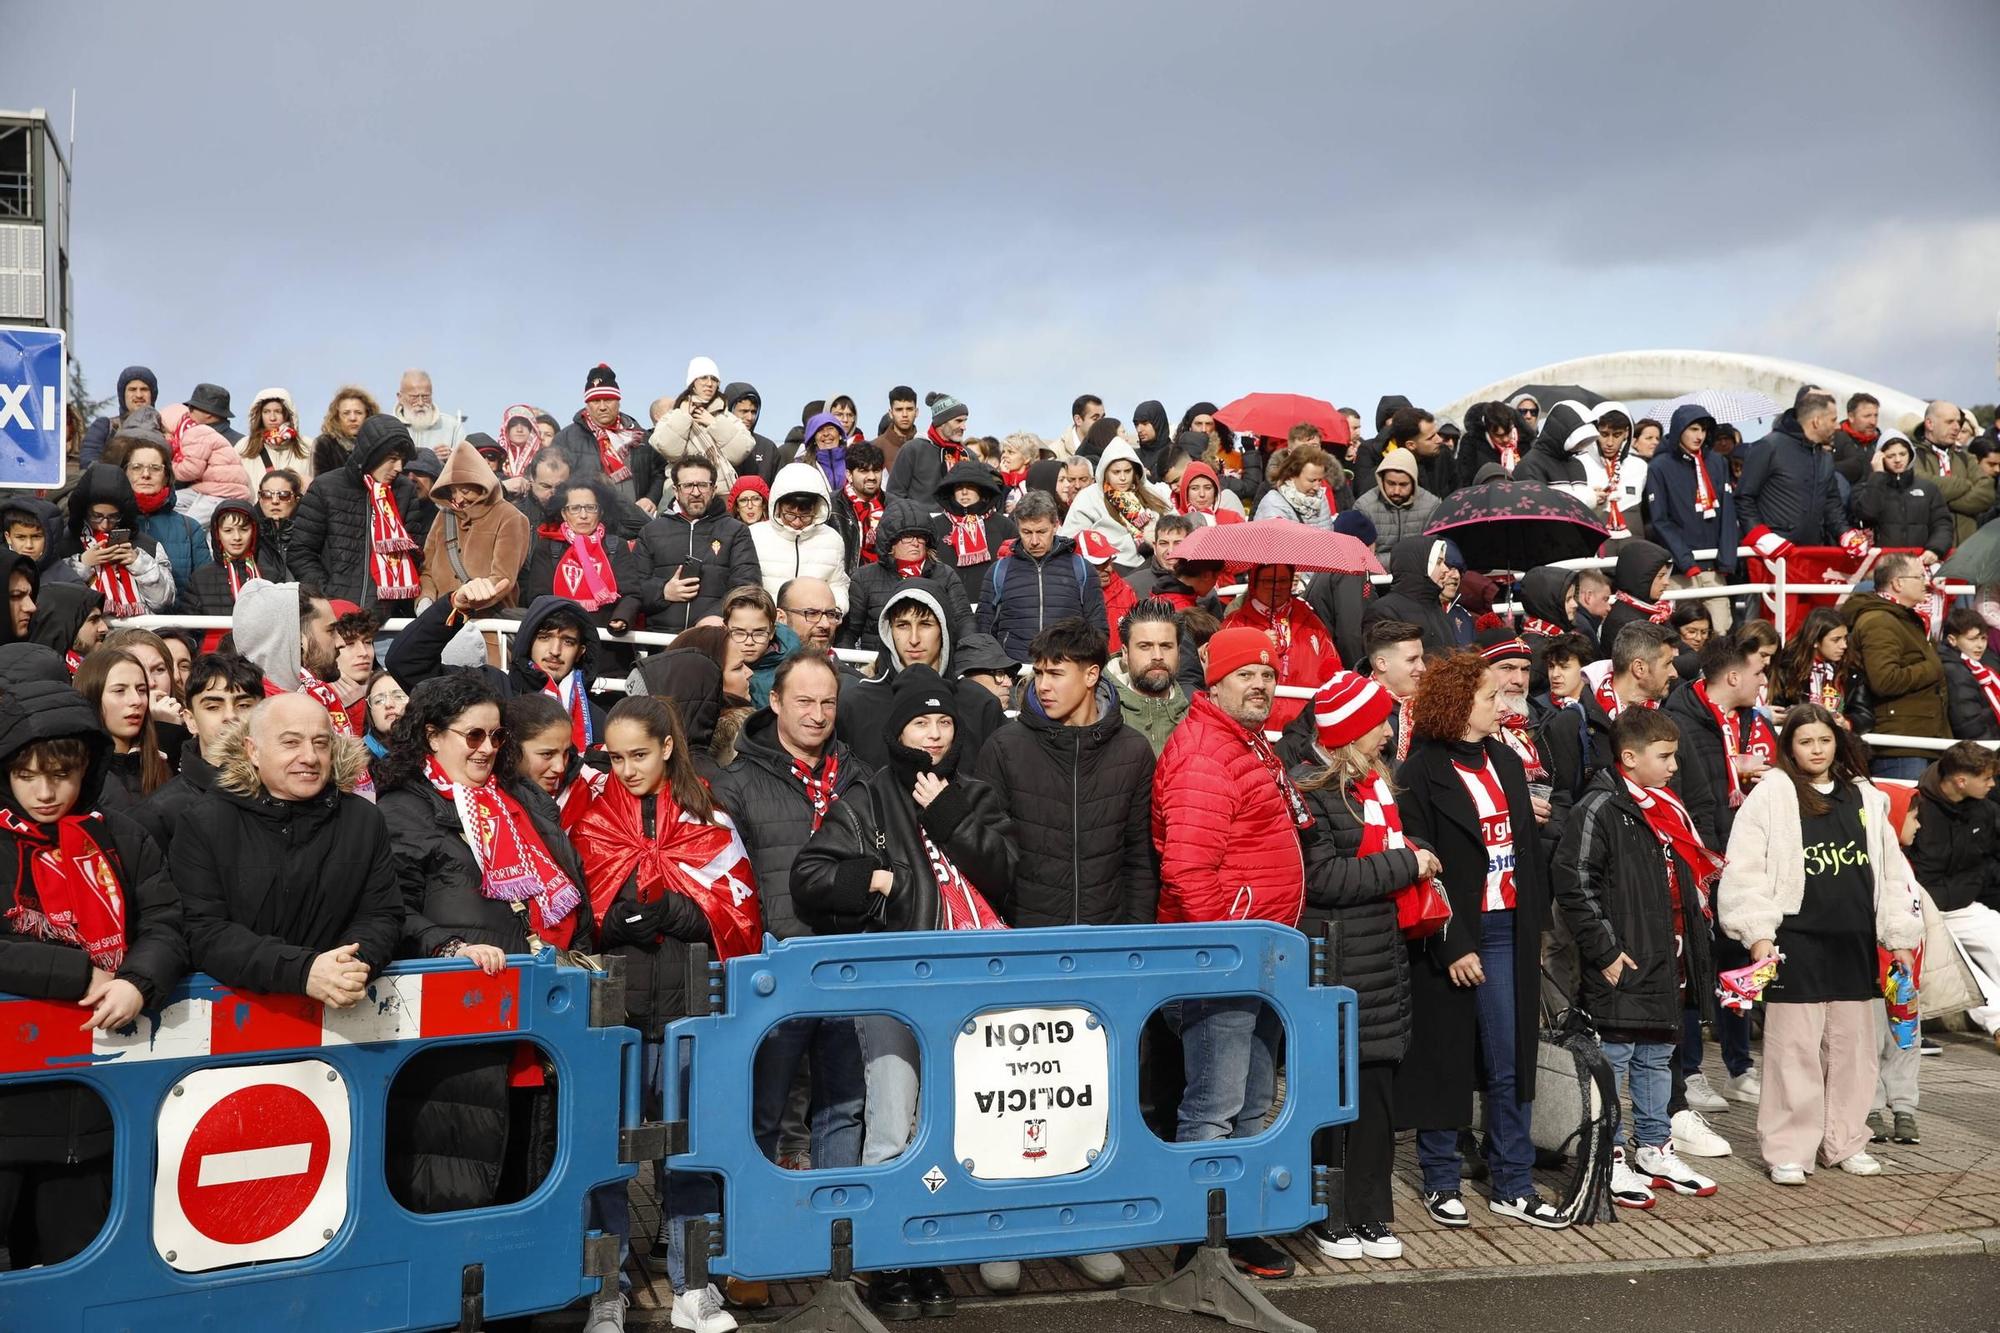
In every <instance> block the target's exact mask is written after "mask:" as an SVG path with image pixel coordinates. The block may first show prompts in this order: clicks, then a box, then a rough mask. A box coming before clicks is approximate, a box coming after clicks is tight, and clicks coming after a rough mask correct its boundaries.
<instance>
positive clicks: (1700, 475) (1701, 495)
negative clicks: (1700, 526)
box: [1682, 450, 1716, 518]
mask: <svg viewBox="0 0 2000 1333" xmlns="http://www.w3.org/2000/svg"><path fill="white" fill-rule="evenodd" d="M1682 452H1684V453H1685V452H1686V451H1685V450H1683V451H1682ZM1688 456H1689V457H1690V458H1692V459H1693V460H1694V509H1695V512H1696V513H1697V514H1700V515H1701V516H1702V517H1703V518H1714V517H1715V511H1716V503H1715V483H1714V482H1712V481H1710V480H1709V479H1708V455H1706V454H1702V453H1696V454H1689V455H1688Z"/></svg>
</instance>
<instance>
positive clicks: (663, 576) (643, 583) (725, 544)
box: [618, 451, 764, 634]
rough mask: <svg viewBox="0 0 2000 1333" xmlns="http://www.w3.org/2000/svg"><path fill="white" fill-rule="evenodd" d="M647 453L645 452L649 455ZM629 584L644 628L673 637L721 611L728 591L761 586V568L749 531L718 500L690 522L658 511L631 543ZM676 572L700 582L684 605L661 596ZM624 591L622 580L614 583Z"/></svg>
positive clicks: (677, 511) (674, 513) (679, 515)
mask: <svg viewBox="0 0 2000 1333" xmlns="http://www.w3.org/2000/svg"><path fill="white" fill-rule="evenodd" d="M649 452H650V451H649ZM632 566H633V578H634V583H633V586H632V588H631V591H633V592H635V593H637V594H638V597H639V609H640V610H642V611H644V612H645V613H646V628H647V629H650V630H658V631H661V632H663V633H667V634H678V633H680V632H681V631H682V630H684V629H689V628H692V627H693V625H694V623H695V622H696V621H698V620H701V619H703V618H704V617H707V616H713V615H720V614H721V613H722V599H723V597H725V596H726V595H728V592H729V590H730V589H731V588H741V587H743V586H745V585H746V584H756V585H760V586H761V585H762V584H763V582H764V570H763V566H761V565H759V564H758V563H757V544H756V542H754V541H752V540H751V537H750V529H748V528H746V527H744V526H743V524H742V523H740V522H738V521H737V520H736V519H734V518H732V517H730V514H729V507H728V506H727V505H725V504H724V503H723V502H722V497H721V496H719V495H718V496H716V497H715V498H713V499H712V500H710V501H709V505H708V508H707V509H704V510H703V511H702V512H701V516H700V517H699V518H696V519H692V520H690V519H689V518H688V516H687V515H686V514H683V513H682V512H681V511H680V509H679V508H678V507H675V508H674V509H673V510H672V511H670V512H668V513H663V514H661V515H660V516H659V517H657V518H655V519H653V520H652V521H651V522H650V523H648V524H646V526H645V527H643V528H641V529H640V530H639V535H638V536H636V537H634V538H633V539H632ZM676 571H679V572H680V573H682V574H683V575H686V576H692V577H694V578H697V579H700V580H701V589H700V591H698V592H696V593H695V595H694V596H693V597H692V598H691V599H689V600H688V601H685V602H670V601H668V600H667V599H666V597H665V595H664V592H665V589H666V586H667V580H668V579H670V578H672V577H674V574H675V572H676ZM618 586H619V588H620V590H624V587H625V585H624V582H623V581H622V578H621V581H620V583H619V585H618Z"/></svg>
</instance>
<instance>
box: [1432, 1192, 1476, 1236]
mask: <svg viewBox="0 0 2000 1333" xmlns="http://www.w3.org/2000/svg"><path fill="white" fill-rule="evenodd" d="M1424 1211H1425V1212H1427V1213H1429V1214H1430V1215H1431V1221H1433V1222H1436V1223H1437V1224H1438V1225H1440V1226H1447V1227H1469V1226H1471V1225H1472V1214H1471V1213H1468V1212H1467V1211H1465V1198H1464V1196H1462V1195H1461V1194H1459V1192H1458V1191H1457V1190H1426V1191H1424Z"/></svg>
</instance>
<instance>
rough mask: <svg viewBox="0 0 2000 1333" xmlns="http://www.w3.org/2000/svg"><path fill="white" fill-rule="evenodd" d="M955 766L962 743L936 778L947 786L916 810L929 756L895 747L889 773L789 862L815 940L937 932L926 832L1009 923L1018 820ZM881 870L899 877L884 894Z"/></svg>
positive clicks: (862, 785)
mask: <svg viewBox="0 0 2000 1333" xmlns="http://www.w3.org/2000/svg"><path fill="white" fill-rule="evenodd" d="M958 759H959V750H958V747H957V746H953V747H952V748H951V749H950V750H949V751H947V752H946V753H945V756H944V759H943V761H942V762H941V763H939V764H938V766H937V772H938V774H939V775H940V776H942V777H944V778H945V779H947V785H946V787H945V789H944V791H943V792H942V793H940V794H939V795H938V797H937V799H936V800H934V801H932V802H931V803H930V804H929V805H928V806H919V805H918V804H917V802H916V799H915V798H914V797H913V796H911V794H910V789H911V786H912V784H914V783H915V782H916V775H917V773H919V772H920V771H923V769H924V768H927V767H928V766H929V764H928V759H927V757H926V756H924V755H923V754H921V753H919V752H916V751H912V750H906V749H903V747H901V746H900V745H899V746H895V747H893V750H892V754H891V759H890V765H889V766H888V767H884V768H879V769H877V770H875V772H874V773H872V774H870V775H869V776H868V778H867V779H866V780H864V781H862V782H859V783H857V784H855V785H854V786H853V787H850V788H849V789H848V792H847V795H845V796H843V797H841V799H840V800H838V801H836V802H834V805H833V808H832V809H831V810H829V811H828V812H827V816H826V822H825V823H823V824H821V825H820V826H819V831H818V832H817V833H815V834H813V835H812V837H811V838H809V839H807V840H806V845H805V846H804V847H803V848H801V849H800V850H799V855H798V859H797V860H796V861H794V862H793V863H792V902H793V904H794V906H795V907H796V908H797V910H798V914H799V919H800V920H802V921H804V922H805V923H806V925H807V926H808V927H809V928H810V929H811V930H812V932H813V933H814V934H815V935H858V934H862V933H866V932H873V931H902V930H937V929H940V928H941V927H942V926H943V924H944V909H943V906H942V904H941V902H940V901H939V897H938V884H937V876H936V874H935V873H934V872H933V871H932V870H931V860H930V854H929V853H928V852H926V851H925V850H924V839H923V836H922V835H923V834H929V835H930V839H931V841H932V842H933V843H935V844H936V845H937V847H938V849H939V850H940V851H942V852H943V853H944V854H945V855H946V856H948V857H950V858H951V861H952V864H954V865H956V866H957V867H958V869H959V872H960V873H961V874H963V875H964V876H965V877H966V879H968V880H970V881H971V883H972V887H973V888H974V889H977V890H978V891H979V893H980V895H981V896H982V897H984V898H985V899H986V902H987V905H988V906H990V907H991V908H992V909H993V910H994V911H995V912H996V913H998V914H999V915H1000V917H1001V919H1002V920H1005V919H1006V918H1007V917H1008V915H1009V913H1010V910H1011V902H1010V895H1011V894H1012V892H1013V886H1014V869H1015V859H1016V855H1017V853H1016V851H1015V844H1014V822H1013V821H1012V820H1011V819H1009V818H1008V817H1007V805H1006V803H1005V802H1004V801H1002V800H1001V799H1000V793H998V792H996V791H994V790H993V788H991V787H989V786H987V785H986V784H985V783H983V782H980V781H979V780H977V779H976V778H963V777H959V776H958V775H957V773H958ZM877 870H888V871H890V872H892V873H893V874H894V875H895V886H894V888H893V889H891V891H890V892H889V894H888V896H887V897H884V896H882V895H880V894H874V893H870V892H869V891H868V884H869V881H870V880H871V879H873V878H874V875H875V872H876V871H877Z"/></svg>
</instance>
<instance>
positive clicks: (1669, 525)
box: [1646, 404, 1743, 574]
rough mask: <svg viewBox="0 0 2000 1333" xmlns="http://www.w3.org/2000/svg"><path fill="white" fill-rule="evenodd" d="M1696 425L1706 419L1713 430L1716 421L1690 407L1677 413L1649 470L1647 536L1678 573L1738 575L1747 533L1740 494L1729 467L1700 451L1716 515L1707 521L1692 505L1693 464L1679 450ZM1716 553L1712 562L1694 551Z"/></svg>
mask: <svg viewBox="0 0 2000 1333" xmlns="http://www.w3.org/2000/svg"><path fill="white" fill-rule="evenodd" d="M1696 421H1706V422H1707V423H1708V425H1709V428H1710V429H1711V430H1712V429H1713V428H1714V426H1715V419H1714V418H1713V417H1711V416H1709V415H1708V413H1706V412H1704V411H1702V410H1701V409H1700V408H1699V407H1695V406H1693V405H1692V404H1689V405H1686V406H1683V407H1681V408H1679V409H1677V410H1676V411H1675V412H1674V419H1673V424H1672V426H1671V428H1670V429H1669V430H1668V431H1667V434H1666V437H1665V438H1664V439H1663V440H1661V441H1660V448H1659V452H1658V453H1656V454H1654V455H1653V462H1652V466H1650V467H1648V468H1647V469H1646V512H1647V514H1648V515H1649V516H1650V517H1649V519H1648V522H1647V535H1648V536H1650V537H1651V538H1652V539H1653V540H1654V541H1656V542H1658V543H1659V544H1660V545H1662V546H1664V547H1666V548H1667V551H1668V553H1669V554H1671V555H1672V556H1673V558H1674V572H1675V573H1676V574H1686V573H1687V572H1688V571H1689V570H1691V569H1693V568H1695V567H1696V566H1700V567H1701V568H1703V569H1709V568H1713V569H1716V570H1718V571H1720V572H1721V573H1724V574H1734V573H1735V572H1736V547H1737V545H1738V544H1739V543H1740V542H1741V541H1742V539H1743V529H1742V526H1741V524H1740V522H1739V520H1738V518H1737V514H1736V496H1735V494H1734V491H1733V489H1732V487H1731V486H1730V483H1729V465H1728V464H1727V463H1726V462H1724V461H1723V460H1721V459H1719V458H1716V457H1714V456H1713V455H1711V454H1710V453H1709V452H1708V451H1707V449H1705V448H1704V449H1703V450H1702V453H1701V461H1700V465H1701V466H1702V467H1705V468H1707V469H1708V482H1709V489H1710V490H1711V491H1712V492H1713V494H1714V495H1715V498H1716V508H1715V515H1714V517H1712V518H1703V517H1702V516H1701V515H1700V514H1699V513H1698V512H1697V511H1696V510H1695V507H1694V495H1695V477H1694V469H1695V466H1696V463H1695V460H1694V459H1693V458H1692V457H1690V456H1689V455H1688V454H1687V452H1686V451H1685V450H1683V449H1682V448H1681V447H1680V438H1681V432H1682V431H1684V430H1686V429H1687V428H1688V427H1689V426H1690V425H1692V424H1693V423H1695V422H1696ZM1711 548H1712V549H1714V550H1715V551H1716V552H1717V553H1718V554H1717V555H1716V557H1715V559H1714V560H1713V561H1710V560H1706V559H1703V560H1697V559H1695V557H1694V553H1695V552H1696V551H1705V550H1709V549H1711Z"/></svg>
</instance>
